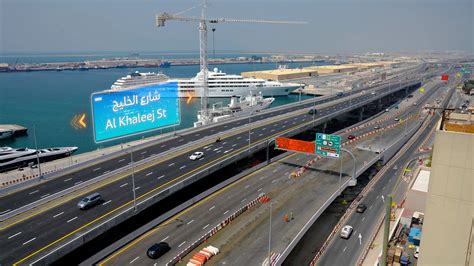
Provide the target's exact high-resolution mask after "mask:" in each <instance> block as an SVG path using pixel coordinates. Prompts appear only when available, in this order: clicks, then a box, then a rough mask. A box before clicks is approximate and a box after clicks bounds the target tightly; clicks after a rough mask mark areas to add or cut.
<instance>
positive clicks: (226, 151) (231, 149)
mask: <svg viewBox="0 0 474 266" xmlns="http://www.w3.org/2000/svg"><path fill="white" fill-rule="evenodd" d="M232 150H234V149H230V150H226V151H225V152H224V153H228V152H230V151H232Z"/></svg>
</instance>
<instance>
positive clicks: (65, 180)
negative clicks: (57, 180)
mask: <svg viewBox="0 0 474 266" xmlns="http://www.w3.org/2000/svg"><path fill="white" fill-rule="evenodd" d="M71 179H72V177H70V178H68V179H64V182H67V181H69V180H71Z"/></svg>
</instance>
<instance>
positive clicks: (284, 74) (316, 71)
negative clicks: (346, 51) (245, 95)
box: [241, 61, 400, 81]
mask: <svg viewBox="0 0 474 266" xmlns="http://www.w3.org/2000/svg"><path fill="white" fill-rule="evenodd" d="M399 64H400V63H399V62H392V61H383V62H369V63H353V64H343V65H326V66H310V67H305V68H294V69H287V68H280V69H274V70H262V71H250V72H242V73H241V75H242V76H244V77H254V78H261V79H270V80H276V81H282V80H288V79H299V78H309V77H315V76H318V75H322V74H334V73H354V72H356V71H365V70H368V69H373V68H385V67H395V66H398V65H399Z"/></svg>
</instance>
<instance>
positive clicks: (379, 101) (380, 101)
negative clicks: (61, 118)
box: [377, 98, 382, 109]
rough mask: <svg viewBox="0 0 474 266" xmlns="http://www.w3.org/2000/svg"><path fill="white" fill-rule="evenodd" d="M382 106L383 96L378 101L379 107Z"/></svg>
mask: <svg viewBox="0 0 474 266" xmlns="http://www.w3.org/2000/svg"><path fill="white" fill-rule="evenodd" d="M380 107H382V98H380V99H379V100H378V101H377V108H378V109H380Z"/></svg>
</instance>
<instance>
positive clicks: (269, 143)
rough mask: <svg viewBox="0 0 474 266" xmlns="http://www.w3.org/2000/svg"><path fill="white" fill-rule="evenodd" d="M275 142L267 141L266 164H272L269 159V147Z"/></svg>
mask: <svg viewBox="0 0 474 266" xmlns="http://www.w3.org/2000/svg"><path fill="white" fill-rule="evenodd" d="M274 141H275V140H273V139H272V140H267V164H270V163H271V162H272V159H271V158H270V145H271V144H272V142H274Z"/></svg>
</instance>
